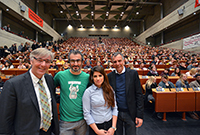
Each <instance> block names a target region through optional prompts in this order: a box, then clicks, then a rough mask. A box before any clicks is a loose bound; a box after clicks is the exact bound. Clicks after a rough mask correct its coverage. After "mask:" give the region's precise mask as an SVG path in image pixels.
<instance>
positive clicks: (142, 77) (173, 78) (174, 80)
mask: <svg viewBox="0 0 200 135" xmlns="http://www.w3.org/2000/svg"><path fill="white" fill-rule="evenodd" d="M168 78H169V81H170V82H172V83H173V84H175V83H176V81H177V80H178V79H179V77H178V76H169V77H168ZM187 78H188V82H189V83H190V82H191V81H194V80H196V79H195V78H193V77H191V76H188V77H187ZM139 79H140V83H141V85H143V84H145V83H146V81H147V80H148V79H149V76H142V75H139ZM160 81H161V76H156V83H157V84H158V83H159V82H160Z"/></svg>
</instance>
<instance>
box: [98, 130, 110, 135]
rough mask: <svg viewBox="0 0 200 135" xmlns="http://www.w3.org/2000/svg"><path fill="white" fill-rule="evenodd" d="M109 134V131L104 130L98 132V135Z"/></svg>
mask: <svg viewBox="0 0 200 135" xmlns="http://www.w3.org/2000/svg"><path fill="white" fill-rule="evenodd" d="M107 133H108V131H106V130H103V129H100V130H98V131H97V133H96V134H97V135H107Z"/></svg>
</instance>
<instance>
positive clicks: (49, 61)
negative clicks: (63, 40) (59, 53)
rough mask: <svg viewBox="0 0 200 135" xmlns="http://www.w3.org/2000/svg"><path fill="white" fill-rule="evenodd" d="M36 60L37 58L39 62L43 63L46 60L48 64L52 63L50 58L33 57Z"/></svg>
mask: <svg viewBox="0 0 200 135" xmlns="http://www.w3.org/2000/svg"><path fill="white" fill-rule="evenodd" d="M33 58H34V59H35V60H37V61H38V62H39V63H42V62H43V61H45V63H46V64H50V63H51V60H49V59H46V60H44V59H41V58H36V57H33Z"/></svg>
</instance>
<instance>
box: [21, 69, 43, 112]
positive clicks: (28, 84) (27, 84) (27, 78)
mask: <svg viewBox="0 0 200 135" xmlns="http://www.w3.org/2000/svg"><path fill="white" fill-rule="evenodd" d="M24 89H25V90H27V93H28V96H29V97H30V99H31V101H32V102H33V104H34V106H35V108H36V110H37V111H38V112H40V111H39V105H38V100H37V97H36V93H35V89H34V87H33V82H32V79H31V75H30V73H29V71H28V72H26V73H25V74H24Z"/></svg>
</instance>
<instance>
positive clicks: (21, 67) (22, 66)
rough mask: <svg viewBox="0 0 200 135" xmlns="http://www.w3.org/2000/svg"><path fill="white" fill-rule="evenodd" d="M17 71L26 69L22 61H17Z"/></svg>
mask: <svg viewBox="0 0 200 135" xmlns="http://www.w3.org/2000/svg"><path fill="white" fill-rule="evenodd" d="M17 68H18V69H26V66H24V64H23V63H22V61H21V60H20V61H19V66H17Z"/></svg>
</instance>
